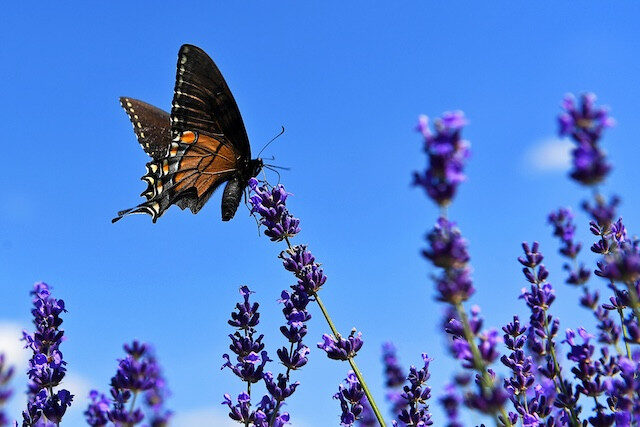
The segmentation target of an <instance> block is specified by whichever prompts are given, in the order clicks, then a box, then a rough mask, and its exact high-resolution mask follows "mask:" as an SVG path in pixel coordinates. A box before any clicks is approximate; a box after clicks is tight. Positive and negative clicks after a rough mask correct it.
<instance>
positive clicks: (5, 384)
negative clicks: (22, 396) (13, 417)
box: [0, 353, 15, 426]
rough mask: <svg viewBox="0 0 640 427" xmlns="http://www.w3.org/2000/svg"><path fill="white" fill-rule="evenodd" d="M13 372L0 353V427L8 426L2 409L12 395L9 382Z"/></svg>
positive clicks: (12, 368)
mask: <svg viewBox="0 0 640 427" xmlns="http://www.w3.org/2000/svg"><path fill="white" fill-rule="evenodd" d="M14 372H15V369H14V367H13V366H7V363H6V360H5V355H4V353H0V426H5V425H8V424H9V418H8V417H7V414H5V413H4V411H3V407H4V405H5V403H6V402H7V400H9V398H10V397H11V395H12V394H13V391H12V390H11V389H10V388H9V381H11V378H12V377H13V374H14Z"/></svg>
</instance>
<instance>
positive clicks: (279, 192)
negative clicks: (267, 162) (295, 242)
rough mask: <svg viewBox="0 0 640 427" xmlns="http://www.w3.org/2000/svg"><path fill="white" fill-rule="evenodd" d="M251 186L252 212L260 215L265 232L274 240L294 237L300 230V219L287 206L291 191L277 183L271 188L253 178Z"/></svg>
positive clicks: (250, 182) (250, 181)
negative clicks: (261, 184) (259, 183)
mask: <svg viewBox="0 0 640 427" xmlns="http://www.w3.org/2000/svg"><path fill="white" fill-rule="evenodd" d="M249 188H250V189H251V192H252V193H253V196H251V198H250V201H251V205H252V208H251V213H257V214H258V215H260V224H262V225H264V226H265V228H266V230H265V232H264V234H265V235H266V236H267V237H269V238H270V239H271V240H272V241H274V242H279V241H282V240H285V239H288V238H289V237H293V236H295V235H296V234H298V233H299V232H300V220H299V219H297V218H294V217H293V216H292V215H291V214H290V213H289V211H288V210H287V207H286V200H287V197H288V196H289V193H287V192H286V190H285V189H284V186H282V185H277V186H275V187H273V188H271V189H270V190H269V189H268V188H267V187H266V186H260V185H258V180H257V179H255V178H251V179H250V180H249Z"/></svg>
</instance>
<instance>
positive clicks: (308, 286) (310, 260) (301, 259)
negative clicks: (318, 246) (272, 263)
mask: <svg viewBox="0 0 640 427" xmlns="http://www.w3.org/2000/svg"><path fill="white" fill-rule="evenodd" d="M280 258H282V265H283V266H284V268H285V270H287V271H290V272H292V273H293V274H294V275H295V276H296V278H297V279H298V283H297V285H296V286H294V287H293V289H294V291H296V292H298V293H302V294H306V295H307V296H309V295H311V296H315V295H316V294H317V293H318V291H319V290H320V288H321V287H322V285H324V284H325V282H326V281H327V276H325V274H324V271H323V269H322V267H321V266H320V264H318V263H317V262H316V259H315V257H314V256H313V254H312V253H311V252H310V251H309V250H308V249H307V245H296V246H292V247H290V248H288V249H287V250H286V251H284V252H282V254H280Z"/></svg>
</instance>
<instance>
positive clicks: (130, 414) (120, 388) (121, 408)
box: [84, 340, 172, 427]
mask: <svg viewBox="0 0 640 427" xmlns="http://www.w3.org/2000/svg"><path fill="white" fill-rule="evenodd" d="M123 347H124V351H125V353H126V354H127V356H126V357H125V358H124V359H120V360H119V361H118V370H117V372H116V374H115V375H114V376H113V377H112V378H111V389H110V394H111V399H108V398H107V397H106V396H105V395H104V394H101V393H99V392H98V391H96V390H92V391H91V392H90V393H89V398H90V399H91V402H90V403H89V406H88V407H87V410H86V411H85V412H84V415H85V419H86V421H87V424H89V425H91V426H104V425H106V420H109V421H111V422H112V423H114V424H115V425H136V424H139V423H141V422H142V421H143V420H144V419H145V411H144V410H146V411H147V417H146V418H147V421H148V422H149V425H150V426H154V427H160V426H166V425H168V423H169V420H170V418H171V415H172V413H171V412H170V411H167V410H166V409H165V408H164V402H165V400H166V398H167V396H168V394H169V391H168V390H167V389H166V381H165V379H164V377H163V375H162V371H161V369H160V365H159V364H158V361H157V360H156V358H155V355H154V353H153V350H152V349H151V346H149V345H148V344H145V343H141V342H139V341H135V340H134V341H133V342H132V343H131V345H129V344H125V345H124V346H123ZM140 394H142V396H143V398H144V400H143V405H141V406H140V407H135V406H133V402H135V399H136V397H137V396H138V395H140ZM110 405H111V406H110ZM143 407H144V410H143Z"/></svg>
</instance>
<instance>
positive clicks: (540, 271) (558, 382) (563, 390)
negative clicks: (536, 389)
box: [518, 242, 580, 426]
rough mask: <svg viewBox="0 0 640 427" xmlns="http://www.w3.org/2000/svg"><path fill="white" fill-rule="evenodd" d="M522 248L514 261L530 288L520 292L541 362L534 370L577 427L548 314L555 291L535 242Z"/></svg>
mask: <svg viewBox="0 0 640 427" xmlns="http://www.w3.org/2000/svg"><path fill="white" fill-rule="evenodd" d="M522 248H523V250H524V256H521V257H519V258H518V262H520V264H522V265H523V266H524V268H523V270H522V271H523V273H524V276H525V278H526V279H527V281H528V282H529V283H531V287H530V289H529V290H524V291H523V293H522V296H521V298H522V299H524V300H525V302H526V304H527V306H528V307H529V309H530V310H531V316H530V318H529V328H530V332H529V335H528V338H529V348H530V349H531V350H532V351H533V352H534V353H536V354H537V355H538V356H539V357H540V358H542V359H543V360H544V361H545V364H544V365H542V366H540V367H539V368H538V371H539V372H540V373H541V374H542V375H543V376H544V377H546V378H548V379H550V380H552V381H553V383H554V385H555V389H556V392H557V395H556V403H555V404H556V406H558V407H560V408H562V409H563V410H564V411H566V412H567V413H568V415H569V422H570V423H571V425H573V426H578V425H579V421H578V414H579V413H580V407H579V406H577V405H576V403H577V399H576V398H575V396H574V395H573V390H572V386H571V383H570V382H569V381H567V380H566V379H565V378H564V376H563V372H562V367H561V366H560V359H559V356H558V351H557V348H556V347H557V344H556V342H555V337H556V335H557V334H558V331H559V328H560V322H559V321H558V319H555V318H554V317H553V316H552V315H551V314H549V308H550V307H551V304H552V303H553V302H554V301H555V291H554V290H553V287H552V286H551V284H550V283H548V282H547V277H548V276H549V272H548V271H547V269H546V268H545V267H544V264H542V260H543V258H544V257H543V255H542V253H541V252H540V251H539V245H538V242H534V243H533V244H532V245H531V246H529V244H527V243H523V244H522Z"/></svg>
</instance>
